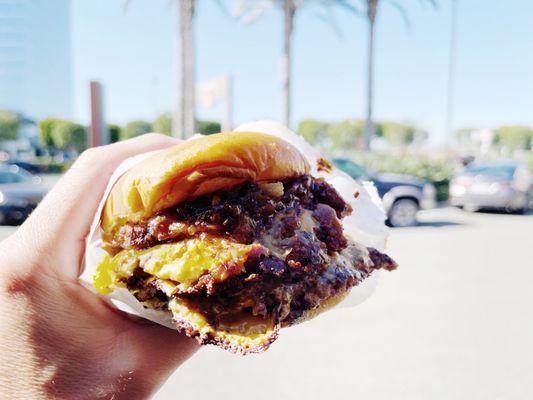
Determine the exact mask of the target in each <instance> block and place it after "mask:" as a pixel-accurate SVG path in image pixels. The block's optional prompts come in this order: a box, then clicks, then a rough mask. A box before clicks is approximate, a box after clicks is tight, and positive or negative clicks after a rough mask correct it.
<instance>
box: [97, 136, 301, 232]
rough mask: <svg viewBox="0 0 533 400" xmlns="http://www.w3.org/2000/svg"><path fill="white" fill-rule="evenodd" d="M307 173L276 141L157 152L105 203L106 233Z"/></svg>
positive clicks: (245, 139)
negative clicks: (203, 199) (220, 193)
mask: <svg viewBox="0 0 533 400" xmlns="http://www.w3.org/2000/svg"><path fill="white" fill-rule="evenodd" d="M307 172H309V163H308V162H307V159H306V158H305V157H304V156H303V155H302V154H301V153H300V152H299V151H298V150H297V149H296V148H295V147H294V146H292V145H291V144H289V143H287V142H286V141H284V140H283V139H280V138H277V137H275V136H271V135H267V134H263V133H255V132H238V133H237V132H227V133H218V134H215V135H210V136H202V137H200V138H196V139H192V140H188V141H185V142H182V143H180V144H178V145H176V146H172V147H169V148H168V149H165V150H162V151H160V152H157V153H156V154H154V155H152V156H150V157H148V158H146V159H145V160H143V161H142V162H140V163H139V164H137V165H135V166H134V167H133V168H131V169H130V170H128V171H127V172H126V173H125V174H124V175H122V176H121V177H120V178H119V179H118V181H117V182H116V183H115V185H114V186H113V188H112V190H111V193H110V194H109V197H108V198H107V201H106V203H105V206H104V211H103V214H102V229H103V230H104V233H106V234H112V233H113V232H114V231H115V230H116V229H117V228H118V227H120V226H122V225H124V224H125V223H127V222H137V221H139V220H142V219H144V218H148V217H150V216H152V215H154V214H155V213H157V212H159V211H162V210H164V209H166V208H169V207H172V206H174V205H176V204H179V203H181V202H183V201H185V200H190V199H193V198H195V197H198V196H201V195H204V194H208V193H212V192H215V191H217V190H221V189H227V188H230V187H232V186H235V185H238V184H241V183H243V182H246V181H253V182H260V181H279V180H285V179H289V178H293V177H296V176H300V175H302V174H305V173H307Z"/></svg>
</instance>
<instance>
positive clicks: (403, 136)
mask: <svg viewBox="0 0 533 400" xmlns="http://www.w3.org/2000/svg"><path fill="white" fill-rule="evenodd" d="M378 126H379V128H378V131H380V135H381V136H383V138H384V139H385V140H387V142H389V144H391V145H393V146H406V145H408V144H410V143H412V142H413V140H414V139H415V137H416V135H417V129H416V128H415V127H414V126H413V125H409V124H401V123H398V122H382V123H380V124H378Z"/></svg>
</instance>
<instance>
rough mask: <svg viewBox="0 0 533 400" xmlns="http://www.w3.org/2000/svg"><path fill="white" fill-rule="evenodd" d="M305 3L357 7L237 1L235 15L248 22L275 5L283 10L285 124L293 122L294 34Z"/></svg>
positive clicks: (334, 1)
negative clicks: (298, 13) (300, 11)
mask: <svg viewBox="0 0 533 400" xmlns="http://www.w3.org/2000/svg"><path fill="white" fill-rule="evenodd" d="M305 4H314V5H320V6H323V7H325V8H326V9H327V10H330V9H331V8H332V6H342V7H344V8H347V9H349V10H351V11H356V7H355V6H354V5H352V4H351V2H350V0H237V1H235V11H234V13H233V14H234V16H236V17H238V18H242V19H243V20H244V22H245V23H246V24H250V23H252V22H255V20H256V19H258V18H259V17H260V16H262V15H263V13H264V12H265V11H267V10H269V9H271V8H272V7H273V6H279V7H280V8H281V9H282V11H283V54H282V58H281V66H282V70H281V87H282V121H283V123H284V124H285V125H287V126H290V123H291V104H292V103H291V97H292V96H291V88H292V82H291V81H292V79H291V78H292V34H293V31H294V20H295V17H296V14H297V11H298V10H299V9H300V8H302V6H303V5H305Z"/></svg>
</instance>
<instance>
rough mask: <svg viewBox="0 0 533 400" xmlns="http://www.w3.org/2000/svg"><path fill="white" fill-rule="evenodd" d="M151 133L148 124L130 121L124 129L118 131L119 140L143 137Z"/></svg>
mask: <svg viewBox="0 0 533 400" xmlns="http://www.w3.org/2000/svg"><path fill="white" fill-rule="evenodd" d="M151 131H152V125H150V123H149V122H146V121H142V120H138V121H131V122H128V123H127V124H126V126H125V127H124V129H122V130H121V131H120V139H121V140H124V139H131V138H134V137H135V136H139V135H143V134H145V133H148V132H151Z"/></svg>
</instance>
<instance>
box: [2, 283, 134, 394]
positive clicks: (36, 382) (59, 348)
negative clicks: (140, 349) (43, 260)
mask: <svg viewBox="0 0 533 400" xmlns="http://www.w3.org/2000/svg"><path fill="white" fill-rule="evenodd" d="M61 286H62V287H61V288H60V287H59V285H58V284H57V283H55V282H54V280H53V279H50V278H46V277H44V276H40V277H38V279H37V277H35V276H34V275H30V276H25V277H20V276H13V275H6V274H3V275H2V277H1V278H0V287H1V291H0V315H1V316H2V317H1V318H2V321H1V324H0V392H1V393H2V394H3V395H4V396H6V398H51V397H53V398H69V399H70V398H74V399H75V398H109V397H111V396H114V397H113V398H121V395H124V396H126V395H127V393H130V390H132V389H133V388H134V386H136V388H135V390H136V392H137V393H140V392H139V391H138V390H140V388H141V387H142V386H143V385H140V383H139V380H140V379H139V378H140V377H139V376H138V374H137V373H136V365H135V359H134V358H130V359H128V358H126V357H123V353H124V352H123V351H119V350H118V349H117V341H116V340H115V339H118V338H114V337H102V336H101V335H99V332H98V329H99V327H97V326H92V325H87V324H83V323H79V321H78V318H74V319H73V318H72V313H79V314H82V313H86V312H88V311H89V312H90V309H91V307H92V304H91V303H92V301H91V299H90V298H89V300H88V301H87V300H84V299H83V298H82V297H83V296H80V292H81V293H83V292H84V291H85V289H84V288H83V287H81V286H79V285H75V284H73V283H65V282H63V283H62V285H61ZM60 289H61V290H60ZM65 289H66V290H65ZM69 292H75V293H71V294H70V295H69ZM69 306H70V307H69ZM71 306H74V307H71ZM84 308H85V309H84ZM77 317H79V315H78V316H77ZM82 318H83V317H82ZM92 329H94V331H92ZM118 345H119V343H118ZM121 356H122V357H121ZM130 398H131V397H130Z"/></svg>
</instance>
